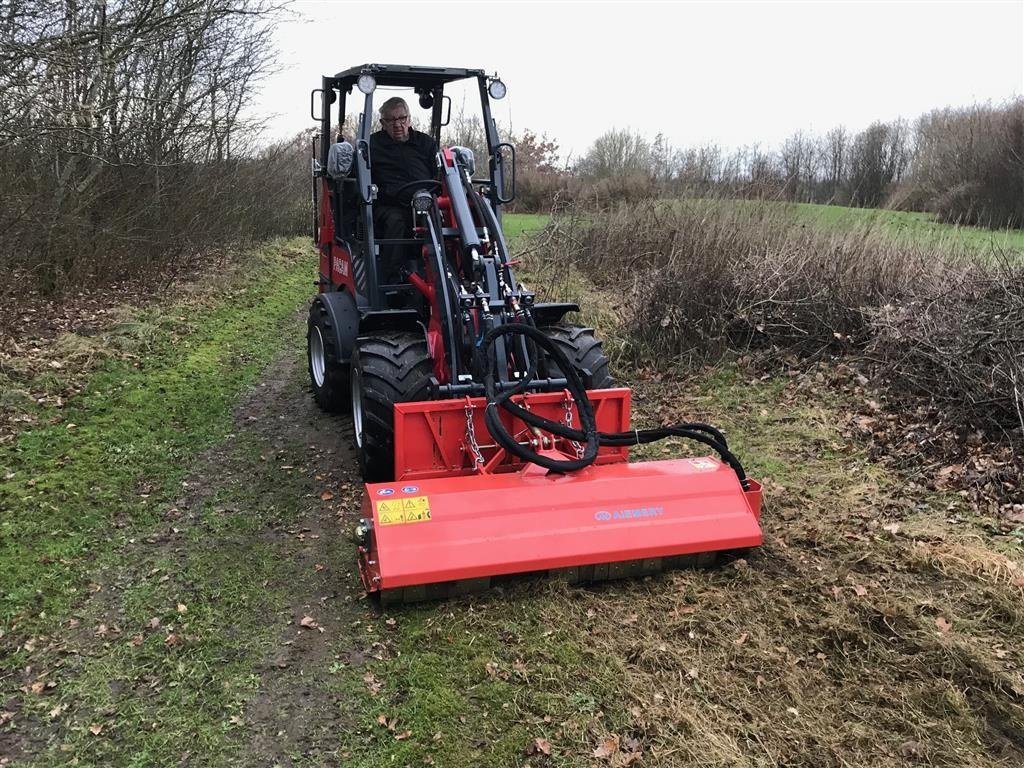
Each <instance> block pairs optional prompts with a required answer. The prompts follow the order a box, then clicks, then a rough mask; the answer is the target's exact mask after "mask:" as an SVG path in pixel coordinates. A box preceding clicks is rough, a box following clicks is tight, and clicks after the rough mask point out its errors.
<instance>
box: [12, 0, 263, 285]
mask: <svg viewBox="0 0 1024 768" xmlns="http://www.w3.org/2000/svg"><path fill="white" fill-rule="evenodd" d="M276 13H277V9H276V8H275V7H274V5H273V4H272V0H228V1H227V2H211V0H174V1H173V2H167V3H157V4H153V3H150V2H145V1H144V0H122V1H121V2H116V3H115V2H110V3H64V4H54V3H46V2H42V1H41V0H14V1H12V2H9V3H7V4H6V5H5V7H4V11H3V17H4V23H3V24H2V25H0V267H2V268H3V270H4V272H5V274H13V273H19V274H27V275H30V276H31V277H30V279H32V280H33V282H34V283H36V284H37V285H38V286H40V287H41V288H42V289H44V290H48V291H51V292H56V291H60V290H67V289H70V288H75V287H77V286H82V285H86V284H89V283H90V282H104V281H108V280H111V279H116V278H118V277H122V276H124V275H126V274H128V273H133V274H137V273H140V272H143V271H147V270H154V269H164V268H166V267H167V266H169V265H170V266H174V265H183V264H187V263H188V261H189V260H190V259H193V258H196V257H198V256H200V255H201V254H204V253H209V252H210V251H212V250H215V249H218V248H221V247H223V246H225V245H237V244H239V243H242V242H245V240H246V239H247V238H248V237H249V236H250V232H251V231H252V227H253V225H254V224H256V225H257V226H258V227H262V228H263V229H264V230H265V229H266V223H267V221H268V219H269V220H271V221H273V220H274V216H269V217H268V216H266V215H264V214H266V213H268V212H267V211H256V210H254V208H253V201H254V200H259V199H261V190H260V187H261V186H262V185H265V184H269V185H273V184H275V183H277V182H268V181H267V180H266V179H265V178H263V177H259V179H258V183H257V176H256V175H255V174H254V173H250V174H249V175H248V176H247V175H246V168H247V166H246V163H247V162H249V161H253V159H254V152H253V151H252V146H253V143H254V142H253V141H252V139H251V137H252V134H253V133H254V131H255V126H254V125H251V124H246V123H245V121H243V120H242V119H241V117H240V115H241V111H242V108H243V105H244V104H245V100H246V98H247V96H248V95H250V94H251V93H252V92H253V89H254V88H255V87H256V85H257V84H258V83H259V81H260V79H261V78H262V77H263V76H264V75H266V74H267V73H268V72H269V70H270V67H271V65H272V63H273V60H272V54H271V53H270V51H271V50H272V47H271V45H270V34H271V28H270V25H269V22H270V21H271V20H272V19H273V18H275V15H276ZM247 180H248V182H249V183H246V181H247ZM278 221H280V220H279V219H278ZM3 287H7V288H12V287H14V286H3Z"/></svg>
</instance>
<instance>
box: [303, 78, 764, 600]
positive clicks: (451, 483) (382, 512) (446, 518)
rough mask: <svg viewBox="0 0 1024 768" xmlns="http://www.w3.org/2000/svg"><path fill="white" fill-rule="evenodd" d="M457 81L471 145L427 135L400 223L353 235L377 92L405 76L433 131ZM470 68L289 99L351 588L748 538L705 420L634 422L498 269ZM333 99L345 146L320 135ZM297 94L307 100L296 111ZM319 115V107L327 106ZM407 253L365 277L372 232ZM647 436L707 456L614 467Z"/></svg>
mask: <svg viewBox="0 0 1024 768" xmlns="http://www.w3.org/2000/svg"><path fill="white" fill-rule="evenodd" d="M474 80H475V81H476V83H477V84H478V87H479V93H480V102H481V109H482V120H483V126H484V131H485V134H486V144H487V146H486V154H487V157H486V159H485V160H486V162H485V163H481V162H479V161H480V160H484V158H477V157H476V156H475V154H474V152H473V151H472V150H470V149H468V148H466V147H444V148H442V149H440V151H439V152H438V158H437V161H438V162H437V165H438V168H439V173H438V176H437V177H436V178H430V179H422V180H418V181H414V182H412V183H411V184H409V185H407V186H408V187H409V189H408V190H406V191H407V192H409V193H411V202H410V206H411V209H412V219H413V228H412V231H410V232H409V233H408V236H407V237H403V238H397V239H396V238H387V239H386V238H382V237H378V236H376V234H375V232H374V206H375V204H376V200H377V190H376V187H375V186H374V183H373V181H372V178H373V177H372V173H371V170H372V167H373V165H372V164H373V157H372V156H371V151H370V148H371V142H370V134H371V132H372V130H373V127H374V117H375V111H374V97H375V94H377V92H378V89H390V88H396V87H397V88H406V89H410V90H411V92H412V93H413V94H415V97H416V98H417V99H418V103H419V106H420V107H421V108H422V109H424V110H429V114H430V127H429V131H430V133H431V134H432V136H433V138H434V140H435V141H436V142H437V143H438V146H441V129H442V127H443V126H444V125H446V124H447V119H448V116H449V113H450V104H451V100H450V97H449V96H446V95H445V87H446V86H447V85H448V84H450V83H453V82H455V81H471V82H472V81H474ZM504 95H505V86H504V84H503V83H502V82H501V80H499V79H498V78H497V77H496V76H488V75H487V74H486V73H485V72H484V71H483V70H475V69H450V68H441V67H415V66H398V65H383V64H366V65H363V66H358V67H353V68H352V69H348V70H345V71H344V72H340V73H338V74H336V75H334V76H331V77H324V78H323V82H322V85H321V87H320V88H318V89H316V90H314V91H313V92H312V94H311V98H310V102H311V103H310V109H311V113H312V117H313V119H314V120H316V121H317V122H319V124H320V130H319V135H318V136H317V137H315V138H314V140H313V164H312V169H313V174H312V177H313V178H312V198H313V210H314V221H313V238H314V241H315V243H316V245H317V247H318V249H319V253H320V270H319V280H318V286H319V293H318V295H317V296H316V298H315V299H314V300H313V302H312V305H311V306H310V310H309V322H308V333H307V341H308V345H307V346H308V358H309V374H310V381H311V385H312V390H313V394H314V396H315V398H316V400H317V402H318V403H319V404H320V406H321V407H323V408H324V409H326V410H331V411H339V412H349V413H350V414H351V419H352V425H353V432H354V439H355V445H356V449H357V452H358V456H359V465H360V469H361V472H362V475H363V478H364V480H365V485H364V491H363V500H362V515H363V517H362V519H361V520H360V523H359V526H358V527H357V531H356V536H357V539H358V563H359V571H360V574H361V577H362V581H363V584H364V586H365V588H366V590H367V591H368V592H369V593H371V594H376V595H379V596H380V597H381V598H382V599H383V600H385V601H386V602H392V601H400V602H404V601H413V600H420V599H432V598H443V597H447V596H450V595H455V594H461V593H464V592H467V591H475V590H477V589H480V588H483V587H486V586H487V585H488V584H489V583H490V581H491V580H492V579H494V578H499V577H502V576H507V575H511V574H519V573H525V572H536V571H549V572H550V571H554V572H558V573H560V574H561V575H562V576H563V577H565V578H567V579H568V580H570V581H574V582H575V581H593V580H602V579H611V578H619V577H624V576H630V575H640V574H647V573H652V572H655V571H658V570H661V569H662V568H664V567H667V566H674V565H677V564H683V563H687V562H694V561H696V562H703V561H704V559H705V558H707V557H708V555H709V553H715V552H720V551H724V550H736V549H746V548H749V547H756V546H759V545H760V544H761V541H762V537H761V529H760V525H759V518H760V507H761V487H760V485H759V484H758V483H757V482H756V481H755V480H753V479H751V478H748V477H747V476H746V475H745V473H744V471H743V468H742V466H741V465H740V463H739V461H738V460H737V459H736V457H735V456H733V454H732V453H731V452H730V451H729V448H728V445H727V443H726V439H725V437H724V435H723V434H722V433H721V432H720V431H718V430H717V429H715V428H714V427H711V426H709V425H706V424H698V423H687V424H679V425H676V426H673V427H662V428H658V429H652V430H639V429H637V428H635V427H633V426H632V425H631V423H630V391H629V389H625V388H617V387H615V385H614V383H613V381H612V378H611V376H610V374H609V366H608V359H607V358H606V356H605V354H604V352H603V350H602V347H601V343H600V341H599V340H598V339H597V338H596V337H595V334H594V331H593V330H592V329H590V328H586V327H581V326H578V325H574V324H572V323H571V322H569V321H567V320H566V319H565V318H566V315H569V314H570V313H572V312H576V311H578V310H579V307H578V306H577V305H575V304H567V303H548V302H538V301H536V300H535V296H534V294H533V293H532V292H530V291H528V290H527V289H526V288H525V287H524V286H523V285H521V284H520V283H519V282H518V281H517V280H516V277H515V275H514V273H513V270H512V266H513V262H512V259H511V257H510V254H509V250H508V245H507V243H506V240H505V237H504V234H503V231H502V206H503V205H506V204H508V203H510V202H511V201H512V200H513V199H514V197H515V148H514V147H513V146H512V145H511V144H508V143H504V142H502V141H500V140H499V137H498V132H497V127H496V124H495V121H494V119H493V118H492V116H491V109H490V101H489V99H490V98H496V99H498V98H502V97H504ZM349 98H354V99H358V100H361V101H360V103H359V104H358V106H357V108H358V109H360V110H361V113H360V114H359V118H358V124H357V125H356V126H355V127H354V135H353V137H352V140H351V141H338V142H332V141H331V137H332V130H333V129H336V126H337V125H338V124H340V122H341V121H342V120H343V118H344V115H345V114H346V112H345V107H346V103H347V102H348V100H349ZM318 107H319V115H317V114H316V112H317V108H318ZM332 113H333V114H334V115H336V116H337V122H335V123H332V119H331V118H332ZM396 247H397V248H401V249H402V250H403V252H406V253H408V254H409V257H408V259H407V260H406V261H407V263H406V266H405V268H404V269H403V270H402V273H401V275H400V277H399V278H398V279H395V278H394V277H391V278H390V279H386V276H387V273H386V271H385V270H384V269H382V266H381V258H380V254H381V249H384V248H396ZM669 436H679V437H686V438H690V439H692V440H696V441H698V442H700V443H703V444H704V445H706V446H707V447H708V448H709V449H711V451H712V452H713V454H714V455H713V456H707V457H701V458H684V459H675V460H671V461H647V462H636V463H630V462H629V461H628V447H629V446H631V445H637V444H640V443H646V442H650V441H652V440H658V439H662V438H665V437H669Z"/></svg>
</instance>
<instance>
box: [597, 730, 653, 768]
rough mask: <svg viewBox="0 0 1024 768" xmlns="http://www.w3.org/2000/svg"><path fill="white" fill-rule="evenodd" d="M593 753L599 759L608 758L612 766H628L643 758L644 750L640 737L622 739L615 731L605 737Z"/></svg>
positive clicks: (624, 767) (617, 767) (623, 767)
mask: <svg viewBox="0 0 1024 768" xmlns="http://www.w3.org/2000/svg"><path fill="white" fill-rule="evenodd" d="M592 754H593V756H594V757H596V758H597V759H598V760H607V761H608V763H609V765H610V766H611V768H626V767H627V766H630V765H633V763H635V762H636V761H638V760H639V759H640V758H642V757H643V755H644V752H643V749H642V747H641V745H640V740H639V739H635V738H632V737H626V738H625V739H620V738H619V737H618V735H617V734H614V733H613V734H611V735H610V736H606V737H605V738H603V739H602V740H601V741H600V743H599V744H598V745H597V747H596V748H595V749H594V751H593V753H592Z"/></svg>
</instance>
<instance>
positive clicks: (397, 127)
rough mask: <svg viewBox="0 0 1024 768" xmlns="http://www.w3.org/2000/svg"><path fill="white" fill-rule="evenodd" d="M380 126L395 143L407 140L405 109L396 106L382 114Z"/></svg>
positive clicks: (407, 129)
mask: <svg viewBox="0 0 1024 768" xmlns="http://www.w3.org/2000/svg"><path fill="white" fill-rule="evenodd" d="M380 124H381V126H382V127H383V128H384V132H385V133H387V135H388V136H390V137H391V138H392V139H394V140H395V141H408V140H409V112H408V111H407V110H406V108H405V107H402V106H398V107H395V108H394V109H392V110H389V111H387V112H385V113H384V116H383V117H382V118H381V119H380Z"/></svg>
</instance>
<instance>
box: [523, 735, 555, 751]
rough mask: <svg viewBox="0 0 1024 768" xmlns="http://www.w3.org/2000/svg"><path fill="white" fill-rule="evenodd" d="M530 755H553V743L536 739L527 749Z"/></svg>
mask: <svg viewBox="0 0 1024 768" xmlns="http://www.w3.org/2000/svg"><path fill="white" fill-rule="evenodd" d="M526 754H528V755H550V754H551V743H550V742H549V741H548V740H547V739H542V738H536V739H534V740H533V741H532V742H530V746H529V747H527V749H526Z"/></svg>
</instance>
